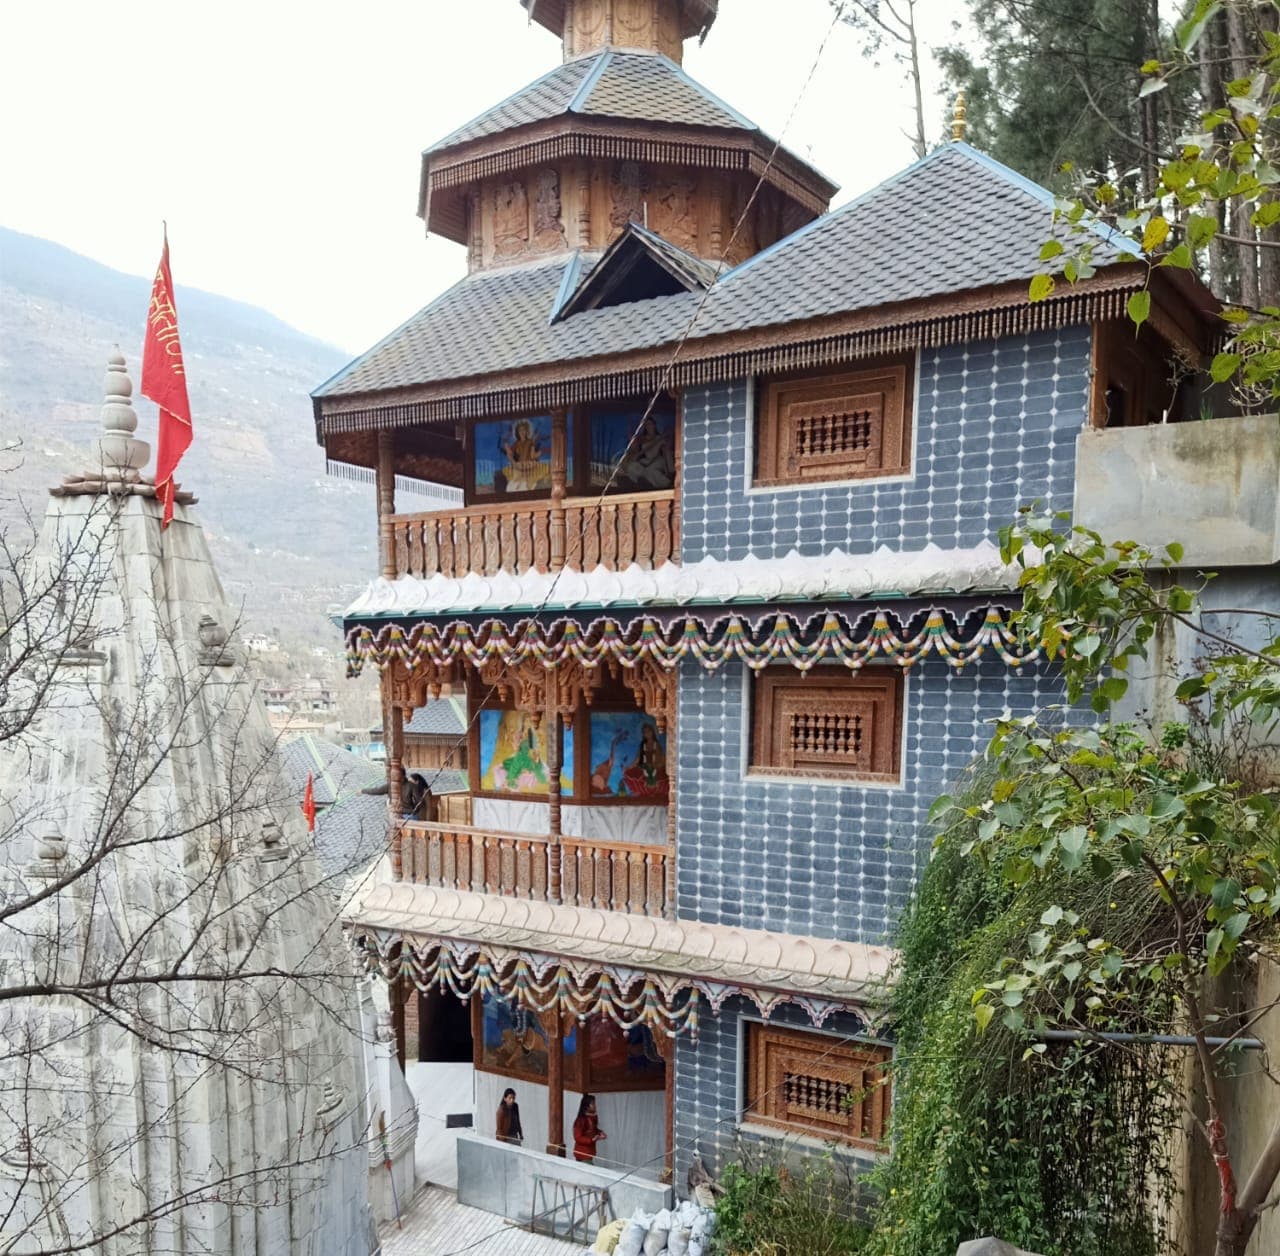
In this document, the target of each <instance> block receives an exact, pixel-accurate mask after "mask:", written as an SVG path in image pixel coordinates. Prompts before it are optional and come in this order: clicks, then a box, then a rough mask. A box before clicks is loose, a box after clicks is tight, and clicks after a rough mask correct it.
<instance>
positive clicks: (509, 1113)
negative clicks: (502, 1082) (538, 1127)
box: [497, 1086, 524, 1147]
mask: <svg viewBox="0 0 1280 1256" xmlns="http://www.w3.org/2000/svg"><path fill="white" fill-rule="evenodd" d="M497 1137H498V1141H499V1142H500V1143H515V1144H516V1146H517V1147H518V1146H519V1145H520V1144H521V1143H522V1142H524V1130H523V1129H521V1128H520V1105H519V1104H518V1103H517V1102H516V1092H515V1091H514V1090H512V1088H511V1087H510V1086H508V1087H507V1088H506V1090H504V1091H503V1092H502V1102H501V1103H500V1104H498V1134H497Z"/></svg>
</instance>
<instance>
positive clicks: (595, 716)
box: [590, 711, 669, 802]
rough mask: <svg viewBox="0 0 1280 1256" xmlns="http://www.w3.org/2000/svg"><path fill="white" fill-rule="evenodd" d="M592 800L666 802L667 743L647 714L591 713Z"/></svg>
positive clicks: (622, 712) (635, 712)
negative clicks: (617, 799) (636, 799)
mask: <svg viewBox="0 0 1280 1256" xmlns="http://www.w3.org/2000/svg"><path fill="white" fill-rule="evenodd" d="M590 736H591V796H592V797H593V798H642V799H644V800H645V801H646V802H666V800H667V791H668V788H669V781H668V778H667V739H666V737H665V736H663V734H662V733H660V732H659V731H658V724H657V721H656V720H655V719H654V718H653V716H651V715H646V714H645V713H644V712H643V711H592V712H591V732H590Z"/></svg>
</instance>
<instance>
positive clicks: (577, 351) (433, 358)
mask: <svg viewBox="0 0 1280 1256" xmlns="http://www.w3.org/2000/svg"><path fill="white" fill-rule="evenodd" d="M1052 205H1053V198H1052V195H1051V194H1050V193H1049V192H1048V191H1047V190H1045V189H1044V188H1040V187H1037V185H1035V184H1033V183H1031V182H1030V181H1029V180H1027V179H1025V178H1023V177H1022V176H1021V175H1019V174H1017V173H1016V172H1015V171H1013V170H1010V169H1009V168H1008V167H1007V166H1003V165H1001V164H1000V163H999V162H997V161H994V160H993V159H992V158H990V157H987V156H986V155H985V154H982V153H979V152H977V151H976V150H975V149H973V148H971V147H970V146H969V145H968V144H965V143H963V142H958V143H950V144H946V145H944V146H942V147H940V148H937V149H935V150H934V151H933V152H932V153H930V154H929V155H928V156H926V157H924V158H922V159H921V160H919V161H917V162H915V163H914V164H913V165H911V166H909V167H907V168H906V169H905V170H903V171H902V172H901V173H899V174H897V175H895V176H894V177H893V178H891V179H889V180H887V181H885V182H884V183H881V184H879V185H878V186H877V187H875V188H872V189H871V190H870V191H869V192H866V193H864V194H863V195H862V196H860V197H858V198H857V199H855V200H853V201H851V202H849V203H848V204H847V205H844V206H843V207H841V208H840V209H837V210H834V211H833V212H831V213H829V214H826V215H824V216H823V217H821V218H818V219H816V220H815V221H813V222H811V223H810V224H809V225H808V226H806V227H802V228H801V229H800V230H799V231H796V232H793V233H792V234H791V235H789V236H787V237H785V238H784V239H782V240H780V241H779V242H778V243H777V244H774V245H772V246H771V247H770V248H768V249H765V250H764V251H763V252H761V253H758V254H757V255H755V256H754V257H752V258H750V259H748V260H747V261H746V262H743V263H742V264H741V265H740V266H738V267H736V268H735V269H734V270H731V271H729V272H727V273H726V274H724V275H722V276H721V278H720V279H719V281H718V282H716V283H715V284H714V285H713V286H712V288H711V290H710V292H708V293H705V294H704V293H701V292H689V293H678V294H676V295H673V296H667V297H658V298H654V299H652V300H647V301H639V302H635V303H632V304H628V305H620V306H613V307H608V308H604V309H595V310H586V311H583V312H581V313H578V314H576V315H575V316H574V317H572V318H568V319H563V320H560V321H558V322H555V323H554V324H553V323H552V322H551V314H552V311H553V309H554V308H555V303H556V300H557V294H558V293H559V290H560V286H561V281H562V279H563V276H564V271H565V268H566V266H567V265H570V264H576V263H575V262H574V261H573V259H565V258H563V257H560V258H555V259H552V260H550V261H547V262H543V263H536V264H533V265H530V266H524V267H513V268H509V269H506V270H495V271H476V272H474V273H473V274H470V275H468V276H467V277H466V278H465V279H463V280H461V281H460V282H459V283H457V284H455V285H454V287H452V288H450V289H449V290H448V291H447V292H445V293H444V294H442V295H441V296H440V297H438V298H437V299H436V300H435V301H434V302H432V303H431V304H430V305H428V306H427V307H426V308H425V309H424V310H422V311H421V312H420V313H419V314H418V315H416V316H415V317H413V318H411V319H410V320H409V321H408V322H407V323H405V324H404V325H403V326H402V327H401V328H400V329H399V330H398V331H396V332H395V333H393V334H392V335H391V336H390V337H388V338H387V339H386V340H384V341H383V342H382V343H381V344H379V345H378V346H376V347H375V348H374V349H372V350H371V351H370V352H369V353H367V354H365V355H364V356H363V357H360V358H357V359H356V360H355V361H354V362H352V363H351V365H350V366H348V367H347V368H346V369H345V370H343V371H341V372H340V373H339V374H338V375H336V376H335V377H334V378H333V379H331V380H329V381H328V382H327V383H326V384H325V385H323V386H322V387H321V388H320V389H319V390H318V391H317V393H315V394H314V396H315V397H316V398H317V401H318V406H317V408H318V411H319V413H320V414H321V415H323V411H324V402H325V400H326V399H328V398H331V397H351V396H353V395H361V394H369V393H378V392H381V391H384V390H390V389H412V388H414V387H415V386H421V385H428V384H434V385H439V384H441V383H444V382H447V381H462V380H464V379H466V380H467V381H468V382H467V384H466V388H467V389H469V390H470V391H477V392H483V391H484V388H483V380H476V379H475V377H479V376H485V375H488V374H494V373H497V372H509V371H513V370H519V369H521V368H526V367H538V366H547V365H551V364H570V363H572V364H575V365H576V364H578V363H583V362H585V361H586V360H588V359H591V358H599V357H605V356H612V355H615V354H621V353H627V352H630V351H634V350H639V349H655V348H665V347H668V346H672V347H673V346H674V345H675V344H677V343H678V342H679V341H680V339H681V337H682V336H684V335H685V333H686V331H687V332H688V344H687V345H686V348H685V351H684V352H685V356H696V354H697V351H698V342H700V341H703V340H706V339H707V338H709V337H713V336H719V335H722V334H724V333H727V332H735V331H746V330H752V329H758V328H765V327H772V326H778V325H785V324H788V323H793V322H797V321H800V320H810V319H821V318H824V317H833V316H838V315H846V314H849V313H851V312H856V311H863V310H872V309H876V308H878V307H882V306H891V305H894V304H897V303H900V302H906V301H913V300H922V299H928V298H937V297H944V296H948V295H951V294H958V293H962V292H969V291H972V290H974V289H987V288H996V287H999V286H1000V285H1009V284H1024V283H1025V282H1026V281H1027V280H1028V279H1029V278H1030V276H1031V275H1032V274H1034V273H1035V272H1036V270H1037V269H1039V267H1040V263H1039V261H1038V258H1039V251H1040V246H1041V245H1042V244H1043V242H1044V240H1045V239H1046V238H1048V236H1049V235H1050V234H1051V232H1052V229H1053V222H1052ZM1121 260H1123V256H1122V254H1121V253H1120V252H1119V251H1118V250H1117V249H1116V248H1115V247H1114V246H1112V245H1110V244H1108V243H1107V242H1105V241H1104V242H1102V243H1101V244H1100V245H1099V247H1098V248H1097V250H1096V251H1095V263H1096V264H1097V265H1098V266H1099V267H1104V266H1107V265H1110V264H1112V263H1115V262H1117V261H1121ZM582 262H583V265H584V269H585V265H586V259H585V257H584V258H583V259H582ZM1024 291H1025V290H1024ZM1019 299H1020V300H1021V299H1023V298H1019ZM695 311H697V321H696V323H695V324H694V325H693V326H692V329H690V323H691V321H692V319H693V316H694V313H695ZM398 400H403V397H401V398H398ZM369 404H371V405H376V404H377V399H376V398H373V397H371V398H370V399H369Z"/></svg>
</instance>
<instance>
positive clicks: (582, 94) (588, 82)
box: [565, 48, 613, 113]
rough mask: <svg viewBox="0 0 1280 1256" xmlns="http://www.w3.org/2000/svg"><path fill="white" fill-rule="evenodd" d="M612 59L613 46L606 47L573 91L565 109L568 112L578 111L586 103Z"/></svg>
mask: <svg viewBox="0 0 1280 1256" xmlns="http://www.w3.org/2000/svg"><path fill="white" fill-rule="evenodd" d="M612 59H613V49H612V48H606V49H604V51H603V52H601V54H600V56H599V58H598V59H597V61H596V63H595V65H593V66H592V67H591V69H590V70H588V71H587V74H586V77H585V78H584V79H583V80H582V82H581V83H579V84H578V90H577V91H576V92H574V93H573V96H572V98H571V99H570V101H569V104H568V105H567V106H566V110H565V111H566V112H567V113H577V112H578V111H579V110H580V109H581V108H582V106H583V105H584V104H586V102H587V98H588V97H589V96H590V95H591V93H592V92H593V91H595V87H596V84H597V83H598V82H599V81H600V76H601V75H602V74H603V73H604V69H605V66H607V65H608V64H609V62H610V61H611V60H612Z"/></svg>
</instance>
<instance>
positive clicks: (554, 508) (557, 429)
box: [551, 410, 569, 571]
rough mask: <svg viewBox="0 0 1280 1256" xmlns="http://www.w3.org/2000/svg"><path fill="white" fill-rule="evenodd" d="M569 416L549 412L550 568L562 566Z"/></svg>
mask: <svg viewBox="0 0 1280 1256" xmlns="http://www.w3.org/2000/svg"><path fill="white" fill-rule="evenodd" d="M568 429H569V416H568V412H567V411H565V410H552V412H551V570H552V571H559V570H560V569H561V568H562V567H563V566H564V542H565V522H564V496H565V477H566V475H567V473H568V472H567V468H568V462H569V437H568Z"/></svg>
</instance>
